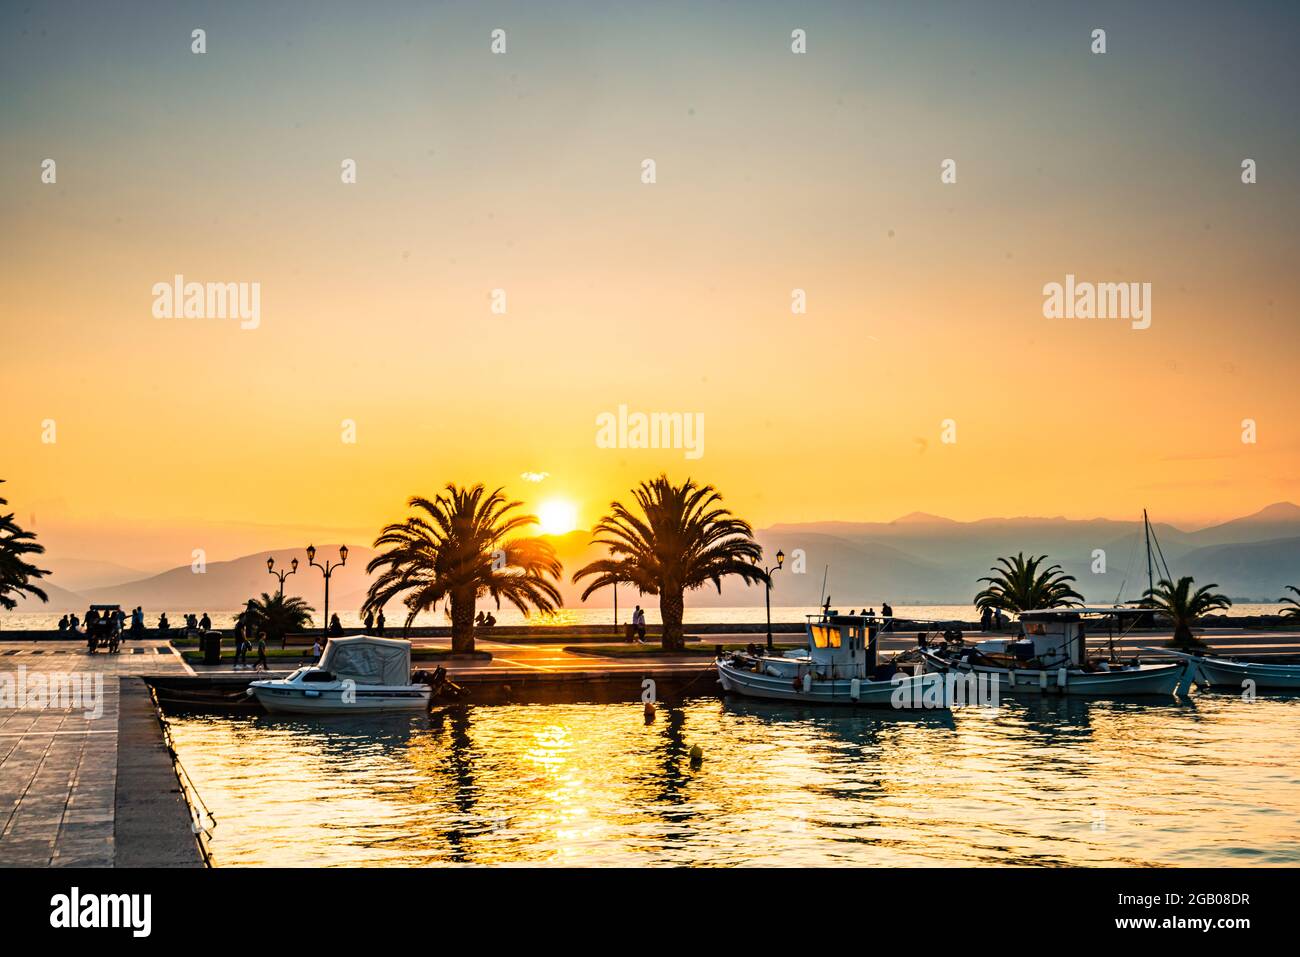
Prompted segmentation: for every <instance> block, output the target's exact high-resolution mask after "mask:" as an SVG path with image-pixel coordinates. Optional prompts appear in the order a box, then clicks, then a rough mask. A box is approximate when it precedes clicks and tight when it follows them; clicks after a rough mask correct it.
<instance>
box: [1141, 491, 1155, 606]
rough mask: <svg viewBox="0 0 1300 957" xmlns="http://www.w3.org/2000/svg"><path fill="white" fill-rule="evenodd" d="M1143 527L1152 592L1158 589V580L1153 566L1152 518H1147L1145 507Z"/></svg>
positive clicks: (1148, 577)
mask: <svg viewBox="0 0 1300 957" xmlns="http://www.w3.org/2000/svg"><path fill="white" fill-rule="evenodd" d="M1142 527H1143V529H1144V530H1145V531H1146V536H1147V593H1148V594H1152V593H1154V592H1155V590H1156V581H1155V576H1154V574H1153V571H1152V567H1151V519H1149V518H1147V510H1146V509H1145V508H1144V509H1142Z"/></svg>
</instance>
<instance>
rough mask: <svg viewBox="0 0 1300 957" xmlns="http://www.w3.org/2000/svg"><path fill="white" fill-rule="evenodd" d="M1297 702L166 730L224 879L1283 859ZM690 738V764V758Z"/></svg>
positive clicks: (599, 713)
mask: <svg viewBox="0 0 1300 957" xmlns="http://www.w3.org/2000/svg"><path fill="white" fill-rule="evenodd" d="M1297 718H1300V699H1295V698H1275V699H1263V700H1260V701H1258V702H1256V703H1254V704H1247V703H1245V702H1242V701H1239V700H1237V699H1235V698H1230V697H1208V696H1201V697H1198V698H1197V699H1196V700H1195V702H1194V703H1181V704H1180V703H1175V702H1173V701H1171V702H1170V703H1168V704H1163V703H1160V704H1134V703H1124V702H1079V701H1059V700H1057V701H1046V700H1045V701H1034V700H1032V699H1027V700H1023V701H1014V702H1007V703H1004V705H1003V707H1002V708H1001V709H1000V710H996V711H974V710H972V711H968V712H960V713H958V714H956V715H955V716H940V715H919V716H907V717H900V716H895V715H878V714H872V713H870V712H866V711H861V712H855V711H844V710H839V709H835V710H829V711H828V710H815V709H814V710H804V709H799V708H790V707H788V706H775V705H764V704H760V703H754V702H744V701H739V702H733V701H727V702H721V701H718V700H716V699H698V700H694V701H690V702H687V703H686V704H685V705H684V706H679V707H661V708H660V711H659V715H658V718H657V720H656V721H655V722H654V723H652V724H649V725H646V724H645V723H644V721H643V719H642V712H641V707H640V705H639V704H632V703H629V704H581V705H535V706H502V707H483V706H470V707H467V708H459V709H454V710H451V711H446V712H441V713H437V714H434V715H430V716H424V715H421V716H418V717H384V718H367V719H360V718H354V717H348V718H315V719H311V720H302V719H288V718H271V717H266V716H256V717H246V716H243V717H225V716H190V717H175V718H173V719H172V725H173V732H174V735H175V738H176V741H177V749H178V752H179V753H180V755H181V758H182V760H183V761H184V763H185V766H186V768H187V769H188V770H189V772H190V774H191V775H192V776H193V777H194V779H195V781H196V782H197V783H198V786H199V790H200V793H201V794H202V795H203V797H204V799H205V800H206V801H207V802H208V804H209V805H210V806H211V807H212V808H213V810H214V811H215V813H216V815H217V818H218V820H219V821H220V824H219V825H218V828H217V830H216V833H215V835H214V841H213V848H214V853H215V855H216V859H217V861H218V863H219V864H275V865H292V864H306V865H311V866H322V865H354V866H361V865H385V864H388V865H392V864H457V863H461V864H479V865H481V864H518V863H536V864H570V865H598V864H623V865H636V864H722V865H731V864H745V863H753V864H770V865H813V864H823V865H825V864H859V865H866V864H872V865H879V864H894V865H936V864H943V863H966V864H981V863H985V864H987V863H993V864H997V863H1001V864H1034V863H1042V864H1067V863H1069V864H1120V865H1123V864H1167V865H1191V864H1210V865H1219V864H1295V863H1300V823H1297V821H1298V819H1300V770H1298V769H1300V744H1297V741H1296V736H1295V735H1294V734H1293V733H1291V732H1290V730H1289V729H1291V728H1294V726H1295V723H1296V720H1297ZM697 744H698V745H699V746H700V747H701V748H703V751H704V755H705V757H704V760H703V762H701V763H700V764H699V765H698V766H693V765H692V762H691V760H690V750H691V748H692V746H693V745H697Z"/></svg>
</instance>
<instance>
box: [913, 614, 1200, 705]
mask: <svg viewBox="0 0 1300 957" xmlns="http://www.w3.org/2000/svg"><path fill="white" fill-rule="evenodd" d="M1117 611H1119V610H1118V609H1114V608H1053V609H1044V610H1041V611H1026V612H1022V613H1021V614H1020V622H1021V625H1022V627H1023V630H1024V635H1023V636H1022V637H1020V638H1018V639H993V640H990V641H982V642H979V643H977V644H975V645H973V646H966V645H962V646H959V647H956V648H952V647H948V648H943V649H939V650H929V649H925V650H923V651H922V653H921V657H922V658H923V659H924V661H925V665H926V668H927V670H929V671H931V672H934V673H936V674H954V673H955V674H958V675H968V674H970V675H977V676H978V675H985V676H987V677H988V678H989V679H990V680H993V681H996V682H997V686H998V691H999V693H1007V694H1074V695H1087V696H1092V697H1117V696H1127V695H1165V696H1168V695H1172V694H1175V693H1177V691H1178V689H1179V687H1180V685H1181V684H1182V683H1183V682H1184V681H1185V680H1188V677H1189V676H1188V667H1187V662H1185V661H1176V662H1173V663H1156V664H1148V663H1144V662H1142V661H1141V659H1133V660H1130V661H1123V660H1121V659H1119V658H1098V659H1092V658H1089V656H1088V647H1087V630H1086V625H1085V619H1086V617H1087V616H1112V615H1115V614H1116V613H1117Z"/></svg>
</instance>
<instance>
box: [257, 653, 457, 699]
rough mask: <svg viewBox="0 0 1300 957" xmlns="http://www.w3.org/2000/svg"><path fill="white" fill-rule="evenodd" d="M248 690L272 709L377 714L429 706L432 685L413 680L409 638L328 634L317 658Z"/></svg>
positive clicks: (258, 682)
mask: <svg viewBox="0 0 1300 957" xmlns="http://www.w3.org/2000/svg"><path fill="white" fill-rule="evenodd" d="M247 693H248V694H249V695H252V696H253V697H255V698H256V699H257V701H258V703H260V704H261V705H262V707H263V708H265V709H266V710H267V711H271V712H287V713H290V714H382V713H385V712H391V711H425V710H428V708H429V700H430V698H431V697H432V695H433V689H432V688H431V687H430V686H429V685H428V684H423V683H413V682H412V675H411V643H410V642H409V641H401V640H398V639H394V638H373V637H371V636H369V635H358V636H356V637H353V638H331V639H330V641H329V643H328V644H327V645H326V646H325V653H324V654H323V655H321V659H320V662H319V663H317V664H315V665H312V666H310V667H306V668H299V669H298V670H297V671H295V672H294V673H293V674H291V675H289V677H287V678H279V679H271V680H266V681H254V682H251V683H250V684H249V686H248V692H247Z"/></svg>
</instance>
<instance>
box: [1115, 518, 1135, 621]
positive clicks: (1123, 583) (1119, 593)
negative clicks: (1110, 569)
mask: <svg viewBox="0 0 1300 957" xmlns="http://www.w3.org/2000/svg"><path fill="white" fill-rule="evenodd" d="M1141 537H1142V536H1141V535H1139V534H1138V532H1137V530H1136V529H1134V531H1133V549H1132V551H1130V552H1129V554H1128V567H1127V568H1125V569H1124V578H1123V580H1122V581H1121V582H1120V583H1119V591H1117V592H1115V602H1114V603H1115V604H1116V605H1118V604H1119V600H1120V597H1121V596H1122V595H1123V594H1124V589H1125V588H1126V587H1127V586H1128V579H1129V576H1130V575H1132V574H1133V562H1134V560H1135V559H1136V558H1137V549H1138V539H1139V538H1141Z"/></svg>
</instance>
